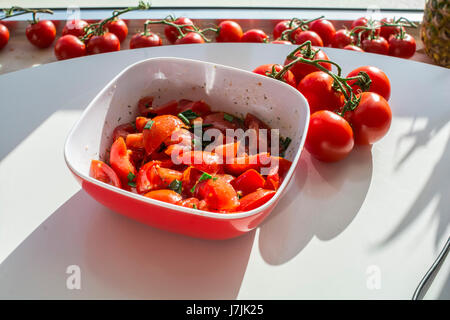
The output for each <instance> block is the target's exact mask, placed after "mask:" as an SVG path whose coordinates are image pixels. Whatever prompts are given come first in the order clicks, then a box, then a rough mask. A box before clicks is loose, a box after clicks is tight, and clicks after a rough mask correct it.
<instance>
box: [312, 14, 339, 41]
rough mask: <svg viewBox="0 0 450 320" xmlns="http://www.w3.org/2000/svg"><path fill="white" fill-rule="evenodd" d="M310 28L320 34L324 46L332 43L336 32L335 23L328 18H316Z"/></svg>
mask: <svg viewBox="0 0 450 320" xmlns="http://www.w3.org/2000/svg"><path fill="white" fill-rule="evenodd" d="M309 30H311V31H314V32H315V33H317V34H318V35H319V36H320V38H321V39H322V41H323V45H324V46H328V45H330V44H331V42H332V40H333V38H334V35H335V34H336V29H335V28H334V25H333V24H332V23H331V22H330V21H328V20H326V19H319V20H314V21H313V22H311V23H310V24H309Z"/></svg>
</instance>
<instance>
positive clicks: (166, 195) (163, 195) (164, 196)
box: [144, 189, 182, 204]
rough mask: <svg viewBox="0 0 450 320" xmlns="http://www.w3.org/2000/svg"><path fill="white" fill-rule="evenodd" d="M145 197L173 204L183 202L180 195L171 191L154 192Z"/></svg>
mask: <svg viewBox="0 0 450 320" xmlns="http://www.w3.org/2000/svg"><path fill="white" fill-rule="evenodd" d="M144 197H147V198H151V199H154V200H159V201H163V202H167V203H172V204H177V203H178V202H180V201H181V200H182V197H181V195H180V194H178V193H176V192H175V191H173V190H169V189H161V190H153V191H150V192H147V193H146V194H144Z"/></svg>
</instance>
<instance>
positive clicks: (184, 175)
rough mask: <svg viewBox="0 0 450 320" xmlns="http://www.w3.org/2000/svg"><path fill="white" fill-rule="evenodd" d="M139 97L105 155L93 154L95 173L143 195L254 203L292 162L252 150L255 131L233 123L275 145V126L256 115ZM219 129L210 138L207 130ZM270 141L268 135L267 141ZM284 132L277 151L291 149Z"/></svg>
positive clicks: (229, 206) (225, 205) (221, 208)
mask: <svg viewBox="0 0 450 320" xmlns="http://www.w3.org/2000/svg"><path fill="white" fill-rule="evenodd" d="M153 101H154V99H153V97H144V98H142V99H140V100H139V102H138V104H137V108H138V110H139V116H138V117H137V118H136V120H135V121H134V122H133V123H126V124H121V125H119V126H118V127H117V128H116V129H115V130H114V133H113V140H114V141H113V143H112V145H111V148H110V152H109V155H108V156H107V157H106V158H107V159H105V161H104V162H103V161H100V160H92V163H91V170H90V175H91V177H93V178H95V179H97V180H100V181H102V182H104V183H107V184H110V185H112V186H114V187H117V188H122V189H125V190H127V191H129V192H134V193H137V194H140V195H142V196H144V197H148V198H152V199H155V200H159V201H164V202H168V203H172V204H175V205H179V206H183V207H188V208H193V209H198V210H205V211H210V212H217V213H224V214H226V213H233V212H242V211H248V210H252V209H255V208H257V207H259V206H261V205H263V204H264V203H266V202H267V201H269V200H270V199H271V198H272V197H273V196H274V195H275V193H276V191H277V189H278V188H279V186H280V185H281V183H282V182H283V179H284V178H285V175H286V173H287V171H288V170H289V168H290V166H291V162H290V161H289V160H286V159H284V158H283V157H281V156H280V155H279V154H277V155H272V154H271V153H270V150H272V149H269V150H264V152H259V151H260V150H259V149H257V148H256V150H257V151H258V152H257V153H253V154H252V153H250V150H254V149H252V148H248V146H247V145H246V143H245V142H246V140H245V139H248V137H247V138H246V137H242V136H241V137H239V136H233V137H232V140H231V141H230V137H228V136H226V135H225V134H228V132H227V129H233V130H236V129H242V130H243V132H246V130H255V131H256V134H257V135H258V131H259V130H261V129H266V130H267V133H266V132H264V133H263V134H259V135H258V139H257V140H256V143H257V145H259V146H261V145H262V144H264V145H266V146H267V145H269V147H270V141H269V139H270V137H271V131H272V129H271V128H270V127H269V126H268V125H267V124H266V123H264V122H263V121H261V120H260V119H259V118H257V117H256V116H255V115H253V114H250V113H248V114H246V116H245V118H244V119H242V118H239V117H237V116H234V115H231V114H228V113H226V112H221V111H219V112H218V111H212V110H211V107H210V106H209V105H208V104H207V103H205V102H204V101H201V100H200V101H189V100H186V99H183V100H180V101H176V100H172V101H169V102H168V103H166V104H164V105H161V106H157V107H156V106H153ZM209 129H216V130H215V131H213V133H216V135H212V136H209V139H205V136H208V134H207V133H208V132H207V130H209ZM262 140H266V141H262ZM287 140H289V141H290V139H288V138H285V139H283V138H280V141H281V143H280V144H281V146H280V147H279V149H278V150H277V151H280V152H281V153H283V152H284V151H285V150H286V149H287V147H288V146H287V145H286V143H285V142H286V141H287ZM247 141H248V140H247Z"/></svg>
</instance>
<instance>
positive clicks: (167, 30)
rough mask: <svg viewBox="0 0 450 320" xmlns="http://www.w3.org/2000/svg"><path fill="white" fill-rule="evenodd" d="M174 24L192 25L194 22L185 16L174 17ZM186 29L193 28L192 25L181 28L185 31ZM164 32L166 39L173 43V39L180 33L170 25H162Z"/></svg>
mask: <svg viewBox="0 0 450 320" xmlns="http://www.w3.org/2000/svg"><path fill="white" fill-rule="evenodd" d="M173 23H174V24H177V25H194V23H193V22H192V20H191V19H189V18H186V17H179V18H178V19H176V20H175V21H174V22H173ZM187 30H194V29H193V28H192V27H189V26H188V27H185V28H184V29H183V31H187ZM164 34H165V36H166V39H167V40H168V41H169V42H170V43H175V41H176V40H177V39H178V36H179V35H180V34H179V33H178V30H177V29H176V28H174V27H172V26H165V27H164Z"/></svg>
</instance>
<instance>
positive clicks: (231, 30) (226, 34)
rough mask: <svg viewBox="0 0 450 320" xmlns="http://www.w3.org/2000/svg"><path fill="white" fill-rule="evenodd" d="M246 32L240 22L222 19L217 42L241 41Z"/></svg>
mask: <svg viewBox="0 0 450 320" xmlns="http://www.w3.org/2000/svg"><path fill="white" fill-rule="evenodd" d="M243 35H244V32H243V31H242V28H241V26H240V25H239V23H237V22H234V21H230V20H226V21H222V22H221V23H220V24H219V27H218V34H217V37H216V41H217V42H241V39H242V36H243Z"/></svg>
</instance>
